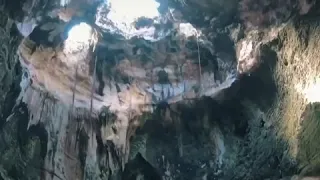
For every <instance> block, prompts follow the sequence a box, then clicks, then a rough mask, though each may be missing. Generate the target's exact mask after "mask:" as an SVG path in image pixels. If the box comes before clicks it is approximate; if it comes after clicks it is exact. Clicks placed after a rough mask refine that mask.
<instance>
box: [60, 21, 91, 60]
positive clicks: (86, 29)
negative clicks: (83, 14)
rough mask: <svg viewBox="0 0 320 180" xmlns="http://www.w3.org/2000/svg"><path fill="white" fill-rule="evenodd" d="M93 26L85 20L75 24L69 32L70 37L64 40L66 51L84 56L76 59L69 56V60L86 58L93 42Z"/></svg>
mask: <svg viewBox="0 0 320 180" xmlns="http://www.w3.org/2000/svg"><path fill="white" fill-rule="evenodd" d="M92 36H93V28H92V27H91V26H90V25H89V24H87V23H84V22H81V23H79V24H76V25H74V26H73V27H71V29H70V30H69V32H68V38H67V39H66V40H65V42H64V52H65V53H72V54H74V53H76V54H77V55H81V56H83V57H77V58H75V59H74V60H73V59H72V58H69V59H68V60H69V61H75V62H77V61H79V60H82V59H83V58H85V56H86V55H87V53H88V50H89V48H90V45H91V43H92Z"/></svg>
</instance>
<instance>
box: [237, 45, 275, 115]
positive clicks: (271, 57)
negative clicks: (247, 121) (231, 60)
mask: <svg viewBox="0 0 320 180" xmlns="http://www.w3.org/2000/svg"><path fill="white" fill-rule="evenodd" d="M261 54H262V56H261V61H262V63H261V65H260V66H259V68H258V69H257V70H256V71H255V72H253V73H251V74H250V76H243V77H242V79H241V82H240V84H241V85H240V89H239V92H238V93H239V94H238V96H239V97H241V98H243V99H249V100H250V101H252V102H254V103H256V104H257V105H259V108H262V109H263V110H266V109H268V108H270V106H271V105H272V103H273V102H274V98H275V97H276V94H277V93H278V90H277V87H276V84H275V80H274V78H273V70H274V68H275V66H276V63H277V61H278V57H277V53H276V52H275V51H273V50H272V49H271V48H270V47H269V45H263V47H262V48H261Z"/></svg>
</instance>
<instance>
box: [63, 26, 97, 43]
mask: <svg viewBox="0 0 320 180" xmlns="http://www.w3.org/2000/svg"><path fill="white" fill-rule="evenodd" d="M91 36H92V27H91V26H90V25H89V24H87V23H84V22H81V23H80V24H77V25H75V26H73V27H72V28H71V29H70V30H69V32H68V39H67V40H69V41H73V42H77V43H86V42H89V41H90V39H91Z"/></svg>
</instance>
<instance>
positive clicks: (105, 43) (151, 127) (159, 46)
mask: <svg viewBox="0 0 320 180" xmlns="http://www.w3.org/2000/svg"><path fill="white" fill-rule="evenodd" d="M27 3H28V2H27ZM29 3H30V2H29ZM82 3H88V2H82ZM259 3H261V2H259ZM274 3H276V1H274V2H273V1H272V2H271V4H274ZM283 3H284V4H287V5H288V3H289V2H287V3H285V2H283ZM290 3H292V2H291V1H290ZM290 3H289V4H290ZM40 4H41V3H40ZM88 4H90V3H88ZM169 4H172V5H175V6H174V7H176V9H175V12H174V14H175V15H176V17H174V19H175V20H177V16H178V14H179V13H180V15H182V17H183V16H185V17H184V18H181V17H180V18H181V19H180V20H182V19H184V20H188V21H189V22H190V23H191V24H193V25H194V27H193V28H195V29H197V28H198V29H201V32H202V33H203V34H202V35H201V36H199V37H198V36H195V35H193V37H191V38H187V37H185V36H182V34H183V33H182V32H181V31H180V29H181V27H182V26H177V24H179V23H180V22H179V23H178V22H175V23H176V24H175V23H173V24H174V26H172V27H171V26H169V29H170V30H171V31H172V32H176V34H174V33H173V35H171V36H169V37H167V38H164V39H162V40H160V41H154V42H149V41H145V40H143V39H139V38H137V39H134V38H133V39H130V40H124V39H121V38H119V37H118V36H116V35H115V34H110V33H109V34H108V33H102V34H103V38H102V40H101V39H99V41H98V42H93V43H97V44H95V45H96V46H95V48H96V49H95V50H96V51H93V49H94V48H93V46H88V47H86V49H85V50H86V51H84V50H83V49H82V50H80V51H79V50H77V51H76V52H75V53H74V52H70V51H64V50H65V49H63V48H61V47H63V46H59V41H61V39H60V38H62V39H63V33H64V32H61V31H63V29H64V28H66V27H68V22H69V21H72V18H70V17H64V18H62V19H63V21H65V22H58V21H56V20H54V18H52V19H48V20H47V21H50V22H49V23H47V22H44V23H43V24H40V25H39V26H38V27H36V28H35V29H34V30H33V32H32V33H31V34H29V35H28V36H27V37H25V38H24V39H23V40H22V37H21V36H20V35H19V34H18V33H19V32H18V29H17V28H16V26H15V25H14V21H13V20H12V14H10V13H7V12H5V11H4V12H3V13H2V14H0V15H1V18H0V19H1V27H2V28H0V30H1V31H2V32H3V33H2V35H1V36H0V38H1V42H4V43H3V45H2V47H3V48H2V49H1V51H0V52H1V54H0V79H1V80H2V81H1V84H0V86H1V88H0V91H1V92H0V93H1V94H2V95H1V97H0V112H1V116H0V154H1V156H0V179H4V180H11V179H12V180H15V179H26V180H29V179H30V180H31V179H32V180H33V179H39V180H40V179H41V180H42V179H46V180H57V179H66V180H69V179H94V180H96V179H101V180H103V179H113V180H120V179H122V180H131V179H132V180H136V179H145V180H149V179H150V180H151V179H165V180H175V179H194V180H197V179H208V180H213V179H230V180H231V179H247V180H250V179H299V178H302V179H308V178H309V179H317V177H316V176H319V173H318V172H319V167H320V166H319V163H320V161H319V153H318V149H319V147H320V145H319V143H317V142H318V141H317V137H318V134H319V122H318V120H319V107H318V101H319V98H318V96H317V92H318V91H317V87H318V84H317V83H318V81H319V78H320V77H318V76H319V72H320V71H319V62H318V61H317V58H318V51H317V47H318V35H317V34H318V26H319V23H318V20H317V19H316V17H317V15H318V9H317V7H319V3H317V2H313V1H312V2H304V1H296V2H294V3H293V4H294V6H292V8H291V9H290V8H287V9H286V11H283V13H284V14H283V15H281V18H279V17H277V16H276V14H277V12H276V11H278V10H279V9H281V8H280V6H281V4H279V5H278V6H276V8H275V12H273V11H272V9H267V10H264V8H265V7H268V6H269V5H270V4H263V5H261V6H259V7H262V8H260V9H259V8H255V7H254V6H252V7H251V6H248V5H249V4H250V1H241V3H240V4H239V6H240V10H239V11H238V10H237V8H236V7H237V6H238V4H237V2H235V1H225V2H224V3H219V2H216V1H212V2H206V3H204V2H202V1H199V2H198V1H197V2H193V1H183V2H170V3H169ZM191 5H192V7H191ZM211 5H212V6H213V5H214V6H215V8H216V9H213V10H212V11H210V8H208V7H209V6H211ZM291 5H292V4H291ZM35 7H36V6H35ZM81 7H82V6H77V8H79V9H77V10H79V11H77V12H82V11H81ZM218 7H229V9H227V10H225V11H223V12H221V13H220V14H219V13H218V12H217V10H218V9H219V8H218ZM179 8H180V9H179ZM193 8H194V9H193ZM197 8H198V9H201V8H202V9H203V13H201V12H198V11H194V12H196V13H195V14H197V15H199V16H197V17H195V16H191V17H190V16H186V14H188V13H190V12H191V11H193V10H195V9H197ZM60 10H61V9H60ZM67 10H68V8H67V9H65V11H63V12H64V13H66V12H67ZM71 10H72V8H71ZM73 10H74V9H73ZM58 12H59V13H60V14H59V13H58V17H60V19H61V16H64V15H65V14H63V12H61V11H58ZM72 12H73V11H72ZM210 12H211V13H210ZM61 13H62V14H61ZM100 13H101V12H100ZM264 13H266V14H267V15H268V16H265V17H266V18H265V19H262V21H259V22H252V19H251V18H252V16H253V15H254V14H259V15H260V16H262V15H263V14H264ZM290 13H293V14H294V13H296V14H295V16H293V17H291V16H289V14H290ZM67 14H68V13H67ZM71 14H72V13H71ZM239 14H240V15H241V16H239V18H233V16H234V15H239ZM9 15H10V16H9ZM301 15H303V16H301ZM77 16H79V17H81V13H79V15H77ZM173 16H174V15H173ZM224 16H225V19H224V18H223V17H224ZM8 17H11V18H8ZM197 18H198V19H197ZM13 19H15V18H13ZM199 19H201V21H200V20H199ZM203 19H204V20H203ZM195 21H196V22H197V23H195ZM281 23H283V24H281ZM48 24H50V26H49V25H48ZM52 24H53V25H52ZM191 24H190V26H191ZM206 24H207V25H206ZM208 24H210V25H208ZM180 25H181V24H180ZM182 25H183V26H184V25H186V24H182ZM190 26H188V27H190ZM17 27H18V28H19V27H20V26H19V25H18V26H17ZM177 27H180V29H179V28H177ZM186 27H187V26H186ZM48 29H49V32H47V31H48ZM51 30H53V31H51ZM50 31H51V32H53V33H51V32H50ZM179 33H180V34H179ZM26 34H28V33H26ZM26 34H24V35H26ZM57 34H58V35H57ZM59 34H60V35H61V34H62V35H61V36H59ZM97 34H99V33H97ZM177 34H178V35H177ZM40 35H41V36H40ZM51 35H54V37H56V38H53V39H51V42H50V43H47V42H49V41H50V40H49V41H48V38H49V37H51ZM39 37H40V38H39ZM20 42H21V43H20ZM57 42H58V43H57ZM19 45H20V46H19ZM17 51H18V53H17ZM199 55H200V58H201V59H200V60H201V62H200V63H199V59H198V58H199ZM19 60H20V61H19ZM95 60H97V64H98V68H97V69H96V74H95V73H94V69H95V68H94V66H93V64H94V61H95ZM20 62H21V65H20ZM75 62H78V65H79V64H80V65H79V67H80V70H79V71H77V73H78V74H76V75H75V72H76V69H77V67H76V66H74V65H75V64H77V63H75ZM236 64H237V66H236ZM176 65H181V66H183V67H180V70H182V71H179V68H176V67H175V66H176ZM234 72H236V77H235V76H229V75H230V74H233V73H234ZM94 82H95V83H96V84H95V83H94ZM75 84H76V85H77V87H76V88H74V85H75ZM182 87H183V88H182ZM91 88H92V89H91ZM92 102H93V106H91V105H92ZM308 176H313V177H308Z"/></svg>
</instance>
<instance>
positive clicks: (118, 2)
mask: <svg viewBox="0 0 320 180" xmlns="http://www.w3.org/2000/svg"><path fill="white" fill-rule="evenodd" d="M159 6H160V4H159V3H158V2H156V1H155V0H109V1H108V7H109V10H110V11H109V13H108V16H107V18H108V19H109V20H111V21H112V22H113V23H114V24H115V26H116V27H117V28H118V29H119V30H120V31H122V32H123V33H124V34H126V35H127V36H134V35H138V34H139V31H140V30H137V29H136V28H135V26H134V22H136V21H137V20H138V19H139V18H140V17H145V18H150V19H154V18H157V17H159V16H160V13H159V12H158V7H159ZM150 30H151V29H150ZM142 31H144V32H143V33H146V29H144V30H142Z"/></svg>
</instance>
